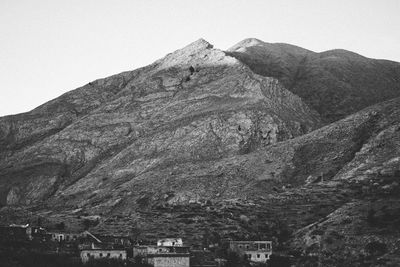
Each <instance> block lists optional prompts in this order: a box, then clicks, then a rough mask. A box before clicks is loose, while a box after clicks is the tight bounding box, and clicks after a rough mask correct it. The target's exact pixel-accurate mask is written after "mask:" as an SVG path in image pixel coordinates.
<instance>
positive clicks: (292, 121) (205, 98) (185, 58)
mask: <svg viewBox="0 0 400 267" xmlns="http://www.w3.org/2000/svg"><path fill="white" fill-rule="evenodd" d="M259 43H261V42H260V41H258V40H254V39H250V40H245V41H243V42H241V43H239V45H237V46H235V47H234V48H232V49H231V50H230V51H228V52H224V51H221V50H218V49H214V48H213V47H212V45H211V44H209V43H208V42H206V41H205V40H202V39H200V40H198V41H196V42H194V43H192V44H189V45H188V46H186V47H184V48H182V49H180V50H177V51H175V52H173V53H171V54H168V55H167V56H165V57H164V58H162V59H160V60H158V61H156V62H154V63H153V64H151V65H149V66H146V67H144V68H141V69H137V70H134V71H129V72H124V73H120V74H117V75H114V76H110V77H108V78H105V79H99V80H96V81H94V82H91V83H89V84H87V85H85V86H83V87H81V88H78V89H76V90H73V91H71V92H68V93H66V94H64V95H62V96H60V97H59V98H56V99H54V100H52V101H50V102H48V103H45V104H44V105H42V106H40V107H38V108H36V109H34V110H32V111H30V112H27V113H23V114H18V115H13V116H6V117H3V118H0V148H1V149H0V203H1V205H2V207H1V209H0V215H1V216H0V222H3V223H5V222H7V223H9V222H26V220H27V219H29V220H30V221H31V222H32V221H33V222H35V221H37V220H38V219H39V218H40V221H41V223H42V224H45V225H46V226H47V227H50V228H51V227H55V225H57V223H60V222H64V223H65V224H66V225H67V229H70V230H71V229H79V228H82V227H83V226H85V221H87V220H89V221H91V222H92V224H91V225H90V230H91V231H94V232H97V233H107V234H110V233H114V234H130V235H135V236H136V237H138V236H140V238H141V239H144V240H154V239H156V238H161V237H168V236H171V235H173V236H178V235H179V236H181V237H183V238H185V240H186V241H187V242H188V243H189V244H193V245H197V246H199V245H200V244H204V243H208V242H217V241H218V240H220V239H221V238H233V239H272V240H274V246H275V248H276V249H277V250H281V251H289V250H291V251H294V252H296V253H298V254H294V255H297V256H296V257H297V258H296V259H298V261H299V262H298V263H299V264H300V266H301V264H303V266H310V264H312V262H313V261H315V260H316V258H315V257H314V256H312V255H313V254H312V253H323V255H322V256H320V257H319V258H318V259H317V260H320V261H323V263H324V265H323V266H337V264H339V262H340V260H342V261H343V260H347V261H350V260H355V261H357V262H355V264H354V265H356V264H358V263H360V262H363V263H366V262H367V261H368V260H369V261H370V262H369V263H370V264H375V263H376V261H377V260H378V256H379V257H380V256H382V255H384V256H385V257H387V258H386V260H387V261H388V262H389V261H393V257H394V256H395V255H398V253H397V250H398V249H399V246H400V244H398V242H397V241H396V240H398V239H399V238H400V229H399V228H398V225H399V224H400V221H399V219H398V218H400V201H399V200H400V199H399V196H400V195H399V194H398V191H399V189H400V186H399V178H400V150H399V149H398V148H399V147H400V97H397V98H395V97H393V98H392V99H390V100H387V101H384V102H379V100H378V99H370V101H372V102H374V103H375V104H374V105H372V106H368V105H369V103H367V100H365V101H366V102H363V101H364V100H362V99H364V98H365V99H367V98H368V97H370V95H369V92H370V91H369V90H370V87H368V88H366V89H365V91H363V90H362V89H361V85H357V86H354V88H353V89H351V90H355V91H354V92H358V93H359V94H360V98H352V97H351V96H350V95H349V94H347V92H344V94H345V96H343V97H346V98H347V99H348V101H353V102H352V103H353V106H352V107H351V108H350V107H349V109H346V110H344V109H342V108H338V106H336V104H332V105H330V102H329V101H328V100H327V99H320V100H319V101H324V103H325V104H326V105H328V106H329V105H330V106H329V109H332V110H333V111H334V114H335V116H336V117H335V120H336V119H337V118H339V117H343V116H344V114H345V113H349V114H350V113H352V110H357V112H355V113H352V114H350V115H349V116H347V117H345V118H343V119H340V120H337V121H335V122H333V123H330V124H328V123H327V121H329V120H331V119H332V118H331V117H330V118H328V116H327V113H324V112H327V110H325V111H324V112H322V111H321V110H319V109H318V108H317V106H315V105H314V106H313V105H312V104H310V98H307V97H305V96H304V95H301V94H299V95H300V97H299V96H297V95H296V94H294V93H293V92H291V91H289V90H288V89H291V90H292V91H295V90H294V89H293V87H288V85H287V83H288V81H289V80H285V78H284V77H286V76H281V77H276V78H274V77H267V76H265V75H267V74H266V73H261V74H262V75H260V74H257V73H260V71H261V70H263V68H260V69H258V70H255V69H254V68H255V67H254V65H251V64H250V63H249V62H248V61H247V60H246V59H243V58H241V57H239V56H238V54H237V53H242V52H243V51H245V52H246V51H247V49H242V47H243V46H246V45H248V46H249V47H253V46H254V45H256V44H259ZM261 44H263V45H262V46H261V48H260V51H266V50H265V49H266V47H267V48H268V49H269V50H270V51H273V54H274V57H277V58H279V60H280V62H284V64H286V66H287V67H285V69H286V68H287V69H288V70H289V69H296V68H298V64H297V62H298V60H300V61H301V60H302V58H303V57H304V55H310V57H312V58H317V57H320V55H317V54H316V53H313V52H311V51H308V50H305V49H302V48H299V47H295V46H290V45H283V44H274V45H264V44H265V43H261ZM256 46H257V47H258V45H256ZM232 51H235V52H232ZM288 51H290V53H289V52H288ZM245 52H243V53H244V54H245ZM235 53H236V54H235ZM246 53H247V52H246ZM335 53H337V52H335ZM244 54H243V55H244ZM321 54H323V53H321ZM344 54H345V55H346V56H349V52H344ZM248 55H251V56H254V55H255V54H248ZM354 57H355V58H356V59H357V60H359V59H358V58H359V57H361V56H358V55H354ZM260 59H263V57H260ZM351 60H353V59H351ZM357 60H356V61H357ZM365 60H366V61H368V62H370V61H371V62H372V61H373V60H369V59H365ZM338 61H339V63H340V64H339V63H338V64H336V63H332V65H330V64H328V63H329V62H330V61H326V62H325V61H324V62H325V63H324V64H327V65H329V66H331V68H332V69H334V68H336V67H337V66H338V65H340V68H341V67H343V66H342V65H341V64H344V63H343V60H342V59H340V60H338ZM251 62H253V61H251ZM335 62H336V61H335ZM282 64H283V63H282ZM321 64H322V63H321ZM346 64H347V63H346ZM348 64H349V66H350V65H351V66H358V65H357V64H356V63H354V62H353V61H351V63H348ZM371 64H372V63H371ZM374 64H375V63H373V64H372V65H374ZM376 64H377V63H376ZM381 64H384V62H381ZM388 64H389V65H390V66H396V64H398V63H388ZM263 66H264V65H263ZM280 66H281V65H280ZM317 69H318V72H319V71H322V69H321V70H319V67H318V68H317ZM324 71H325V70H324ZM324 71H322V72H324ZM324 73H325V72H324ZM359 74H360V73H359V72H357V71H354V70H352V69H350V70H349V73H348V74H347V75H350V76H351V80H352V82H354V83H355V81H357V80H359V81H360V80H362V77H363V75H364V74H362V75H361V76H357V75H359ZM396 75H397V74H396V73H395V72H394V74H393V76H392V78H391V80H388V84H389V85H390V84H392V81H393V80H395V81H397V80H398V79H399V78H400V76H399V75H397V76H396ZM272 76H274V75H272ZM275 76H276V75H275ZM288 77H289V76H288ZM307 77H308V76H307ZM379 77H380V76H379ZM382 77H383V78H382V80H380V81H377V84H385V81H386V78H385V77H384V76H382ZM313 79H316V78H315V77H314V76H313ZM317 80H318V79H317ZM317 80H316V83H317V84H318V83H322V80H318V81H317ZM311 81H312V80H308V82H310V83H311ZM299 84H302V83H301V82H299ZM331 85H332V84H330V83H327V84H324V86H325V87H324V90H326V91H324V92H325V93H329V94H330V93H331V92H333V91H334V87H331ZM389 85H384V86H383V87H384V88H389ZM286 88H288V89H286ZM307 88H308V89H309V90H310V92H309V94H310V95H311V96H314V93H315V91H313V90H316V89H317V87H316V86H315V87H304V88H303V90H304V91H305V90H306V89H307ZM357 90H358V91H357ZM371 90H372V89H371ZM388 90H389V89H388ZM376 91H378V89H376ZM383 91H385V90H383ZM393 92H394V91H393ZM296 93H298V92H296ZM393 95H394V96H395V93H393ZM386 98H389V96H386ZM303 99H304V101H303ZM360 99H361V100H360ZM357 101H359V102H357ZM306 103H308V104H310V105H311V107H312V108H309V107H308V105H307V104H306ZM357 103H358V104H357ZM319 104H320V105H322V106H323V104H322V102H321V103H319ZM357 105H358V106H357ZM364 106H368V107H365V108H362V107H364ZM327 108H328V107H327ZM314 109H315V110H316V111H314ZM317 112H318V113H319V114H318V113H317ZM339 114H341V115H340V116H339ZM86 226H87V225H86ZM374 242H375V243H374ZM396 242H397V243H396ZM376 243H378V244H380V246H381V247H380V248H382V246H383V245H384V246H385V250H384V252H383V253H380V252H381V251H382V249H381V250H379V253H376V255H375V254H374V255H372V254H371V253H370V254H371V255H372V256H371V257H370V258H368V259H364V258H362V257H363V255H364V254H365V253H367V252H365V251H369V248H370V247H371V246H373V245H374V244H376ZM371 244H372V245H371ZM382 244H383V245H382ZM374 253H375V252H374ZM378 254H379V255H378ZM299 255H303V256H299ZM304 255H306V256H304ZM310 255H311V256H310ZM365 255H366V254H365ZM368 255H369V254H368ZM332 262H333V263H332ZM329 264H331V265H329Z"/></svg>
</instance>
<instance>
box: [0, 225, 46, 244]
mask: <svg viewBox="0 0 400 267" xmlns="http://www.w3.org/2000/svg"><path fill="white" fill-rule="evenodd" d="M45 234H46V230H45V229H44V228H42V227H37V226H30V225H29V224H23V225H20V224H10V225H7V226H0V236H1V237H2V238H3V239H7V240H9V241H10V240H20V241H21V240H33V239H34V238H36V239H41V240H42V239H43V238H45Z"/></svg>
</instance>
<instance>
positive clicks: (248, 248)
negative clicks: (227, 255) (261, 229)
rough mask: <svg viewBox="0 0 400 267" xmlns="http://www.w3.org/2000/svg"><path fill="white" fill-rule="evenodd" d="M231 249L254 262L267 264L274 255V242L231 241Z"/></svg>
mask: <svg viewBox="0 0 400 267" xmlns="http://www.w3.org/2000/svg"><path fill="white" fill-rule="evenodd" d="M229 249H230V250H231V251H233V252H236V253H238V254H239V255H243V256H246V258H247V259H248V260H249V261H252V262H266V261H267V260H269V258H270V256H271V255H272V241H230V242H229Z"/></svg>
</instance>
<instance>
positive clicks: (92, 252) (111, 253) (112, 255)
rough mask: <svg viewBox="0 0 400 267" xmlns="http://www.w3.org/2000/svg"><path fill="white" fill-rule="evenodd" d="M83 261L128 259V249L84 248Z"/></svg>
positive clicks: (81, 254) (82, 251)
mask: <svg viewBox="0 0 400 267" xmlns="http://www.w3.org/2000/svg"><path fill="white" fill-rule="evenodd" d="M80 256H81V260H82V262H83V263H86V262H88V261H89V260H99V259H117V260H126V258H127V255H126V250H123V249H83V250H81V253H80Z"/></svg>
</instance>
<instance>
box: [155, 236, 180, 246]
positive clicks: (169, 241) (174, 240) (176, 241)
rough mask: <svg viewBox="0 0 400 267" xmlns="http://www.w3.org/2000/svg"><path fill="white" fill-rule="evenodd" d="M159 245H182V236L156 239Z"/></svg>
mask: <svg viewBox="0 0 400 267" xmlns="http://www.w3.org/2000/svg"><path fill="white" fill-rule="evenodd" d="M157 246H159V247H162V246H164V247H181V246H183V242H182V238H164V239H160V240H158V241H157Z"/></svg>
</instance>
